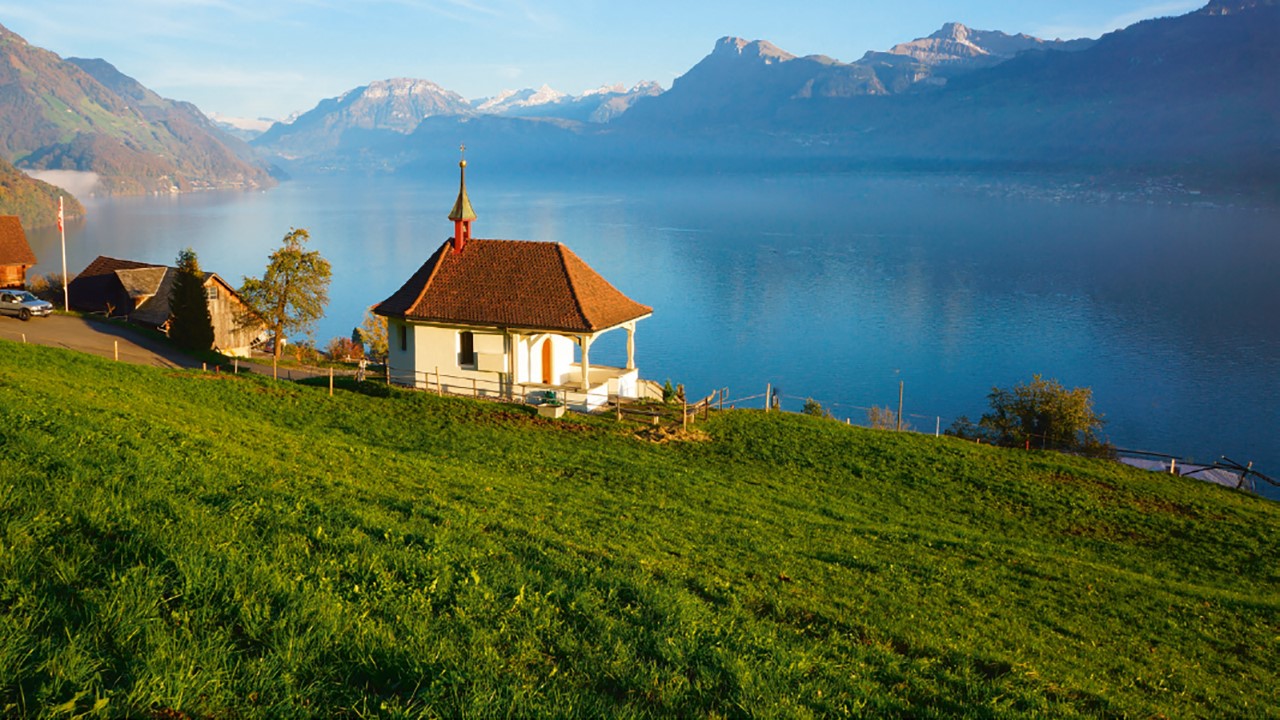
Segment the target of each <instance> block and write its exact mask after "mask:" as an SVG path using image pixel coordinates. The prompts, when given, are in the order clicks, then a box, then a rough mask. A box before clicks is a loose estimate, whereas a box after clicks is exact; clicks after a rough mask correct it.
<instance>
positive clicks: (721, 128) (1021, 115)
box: [254, 0, 1280, 177]
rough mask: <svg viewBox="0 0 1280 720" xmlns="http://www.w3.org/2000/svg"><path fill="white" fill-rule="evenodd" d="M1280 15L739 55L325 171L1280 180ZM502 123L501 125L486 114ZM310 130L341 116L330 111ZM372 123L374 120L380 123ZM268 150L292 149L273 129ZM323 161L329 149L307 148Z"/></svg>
mask: <svg viewBox="0 0 1280 720" xmlns="http://www.w3.org/2000/svg"><path fill="white" fill-rule="evenodd" d="M1277 1H1278V0H1212V2H1210V3H1209V4H1208V5H1206V6H1205V7H1203V8H1202V9H1201V10H1199V11H1196V12H1192V13H1189V14H1186V15H1183V16H1180V17H1168V18H1159V19H1153V20H1147V21H1144V22H1140V23H1138V24H1136V25H1133V26H1131V27H1128V28H1125V29H1123V30H1119V31H1116V32H1113V33H1109V34H1107V35H1105V36H1103V37H1102V38H1100V39H1098V40H1088V39H1083V40H1070V41H1059V40H1042V39H1039V38H1034V37H1031V36H1028V35H1023V34H1015V35H1009V34H1006V33H1003V32H996V31H985V30H975V29H971V28H968V27H966V26H964V25H962V24H959V23H949V24H947V25H945V26H943V27H942V28H941V29H940V30H938V31H937V32H935V33H933V34H932V35H929V36H928V37H923V38H919V39H916V40H912V41H909V42H904V43H901V44H898V45H895V46H894V47H892V48H890V49H889V50H888V51H884V52H869V53H867V54H866V55H864V56H863V57H862V58H860V59H858V60H856V61H853V62H848V63H846V62H840V61H837V60H834V59H832V58H829V57H826V56H822V55H809V56H796V55H793V54H791V53H789V52H787V51H785V50H782V49H780V48H778V47H776V46H774V45H772V44H771V43H769V42H767V41H765V40H746V39H742V38H734V37H726V38H722V39H720V40H719V41H717V42H716V43H715V45H714V47H713V48H712V51H711V53H710V54H709V55H707V56H706V57H705V58H704V59H703V60H702V61H701V62H699V63H697V64H696V65H695V66H694V67H693V68H691V69H690V70H689V71H688V72H686V73H685V74H684V75H682V76H680V77H679V78H677V79H676V80H675V82H674V83H673V85H672V87H671V89H670V90H667V91H666V92H659V91H658V89H657V88H646V89H645V92H644V93H643V95H641V96H640V97H633V98H630V99H629V102H628V103H627V108H628V109H626V111H625V112H620V113H617V114H615V115H612V116H610V117H609V118H607V120H608V122H597V123H591V122H587V121H585V120H584V119H583V118H582V116H581V115H572V114H570V113H568V112H563V111H562V110H563V108H565V107H566V106H567V104H566V103H565V100H564V99H563V97H562V96H559V95H558V94H556V93H554V91H551V90H550V89H549V88H545V87H544V88H542V89H540V90H538V91H533V90H530V91H527V92H524V93H509V94H505V95H504V96H500V97H499V98H495V99H490V100H486V101H483V102H472V103H469V104H464V102H463V101H462V100H461V98H460V97H458V98H456V102H455V105H454V106H453V107H452V108H450V109H448V110H447V111H443V112H438V113H434V114H432V115H431V116H429V117H423V118H422V120H421V121H420V122H418V123H417V125H416V127H414V128H413V129H412V130H408V129H407V128H397V130H398V132H396V133H394V134H392V133H388V132H387V129H388V128H387V127H385V126H381V125H379V124H378V123H376V122H374V123H365V124H363V125H360V126H347V127H343V126H342V123H341V122H335V123H334V124H330V125H328V126H327V132H328V133H329V134H328V135H327V137H326V139H327V141H328V145H327V146H326V148H325V150H324V151H322V152H316V153H315V154H313V155H311V156H310V157H309V158H308V159H307V162H309V163H311V164H313V165H315V166H324V167H329V168H342V167H353V166H366V167H369V166H373V167H382V168H391V169H413V168H416V167H419V166H429V165H433V164H435V163H437V162H439V161H441V160H443V159H444V158H445V157H447V156H448V155H449V154H450V153H452V152H454V148H456V147H457V145H458V143H459V142H466V143H467V145H468V147H469V148H471V149H472V150H473V151H474V152H477V153H485V152H491V153H493V154H494V155H495V156H501V157H502V158H503V162H504V163H507V164H510V165H512V166H518V165H527V166H529V167H547V166H549V164H550V163H552V162H554V163H555V164H557V165H560V166H572V165H574V164H577V165H580V166H583V167H590V166H593V165H597V164H599V163H601V162H607V163H613V164H622V165H634V164H649V165H653V166H655V167H663V166H668V165H669V164H670V163H671V162H673V161H689V160H696V161H698V162H700V163H702V164H707V163H729V164H747V165H749V164H751V163H753V162H760V161H769V160H786V159H790V160H795V161H801V162H806V163H820V164H824V165H833V166H834V165H838V166H849V165H850V164H854V165H864V164H867V163H872V164H885V163H889V164H893V165H895V166H900V165H906V166H911V167H918V166H921V165H924V166H942V167H955V166H957V165H964V166H978V167H1012V168H1022V167H1027V168H1030V167H1040V168H1066V169H1073V168H1074V169H1081V170H1086V171H1093V170H1096V169H1106V168H1112V167H1119V168H1128V169H1138V170H1151V171H1161V172H1163V171H1171V172H1204V171H1208V172H1214V173H1219V172H1224V173H1236V174H1243V175H1244V176H1247V177H1255V176H1257V175H1258V174H1262V175H1265V176H1275V175H1277V174H1280V131H1278V128H1280V90H1277V88H1280V77H1278V76H1280V42H1277V37H1280V7H1278V6H1277ZM491 108H502V109H503V111H504V112H506V113H507V114H505V115H502V116H494V115H484V114H482V112H481V110H482V109H491ZM312 112H318V113H320V114H326V111H325V103H322V104H321V106H320V107H317V108H316V110H314V111H312ZM365 112H366V116H372V115H373V112H372V111H371V110H366V111H365ZM273 131H274V132H275V133H276V135H274V136H273V134H272V133H268V134H267V135H264V136H263V137H261V138H259V139H258V140H256V141H254V145H255V146H256V147H257V148H258V149H260V150H261V151H263V152H265V153H267V154H268V155H270V156H273V157H281V158H284V159H285V160H288V159H290V158H288V157H286V156H285V154H284V153H283V152H282V150H285V149H289V148H288V147H287V146H285V145H283V144H282V143H281V142H280V141H279V140H277V139H276V138H277V137H284V136H290V135H291V136H293V137H299V136H300V135H301V133H302V131H303V129H302V128H299V129H295V130H293V131H285V130H284V129H282V128H281V129H273ZM305 144H307V145H308V146H309V147H311V148H315V147H316V144H315V143H305Z"/></svg>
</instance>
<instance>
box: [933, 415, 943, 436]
mask: <svg viewBox="0 0 1280 720" xmlns="http://www.w3.org/2000/svg"><path fill="white" fill-rule="evenodd" d="M933 436H934V437H941V436H942V416H941V415H939V416H938V424H937V425H934V426H933Z"/></svg>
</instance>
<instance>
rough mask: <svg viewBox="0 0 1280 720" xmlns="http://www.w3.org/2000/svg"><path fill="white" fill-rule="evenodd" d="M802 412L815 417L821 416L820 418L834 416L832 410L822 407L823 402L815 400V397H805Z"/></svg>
mask: <svg viewBox="0 0 1280 720" xmlns="http://www.w3.org/2000/svg"><path fill="white" fill-rule="evenodd" d="M801 412H802V413H804V414H805V415H812V416H814V417H820V418H830V417H834V416H833V415H832V414H831V412H830V411H828V410H827V409H826V408H824V407H822V403H820V402H818V401H817V400H814V399H813V398H805V400H804V409H803V410H801Z"/></svg>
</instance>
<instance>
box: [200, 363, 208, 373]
mask: <svg viewBox="0 0 1280 720" xmlns="http://www.w3.org/2000/svg"><path fill="white" fill-rule="evenodd" d="M200 372H209V363H207V362H202V363H200Z"/></svg>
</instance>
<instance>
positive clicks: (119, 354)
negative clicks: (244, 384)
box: [0, 328, 1280, 493]
mask: <svg viewBox="0 0 1280 720" xmlns="http://www.w3.org/2000/svg"><path fill="white" fill-rule="evenodd" d="M0 337H4V338H5V339H8V340H12V341H15V342H21V343H24V344H25V343H27V342H28V336H27V333H26V332H24V331H23V330H21V329H9V328H0ZM104 342H105V341H104ZM40 344H44V345H51V346H53V347H61V348H64V349H69V350H77V351H81V352H88V353H91V354H94V355H98V356H100V357H107V358H110V359H113V360H115V361H117V362H127V363H132V364H140V365H154V366H159V367H169V368H178V367H194V365H191V364H188V365H183V364H179V363H177V362H174V361H173V360H172V359H169V358H165V357H163V356H161V355H159V354H157V353H156V352H153V351H149V350H147V349H146V348H142V347H139V346H137V345H134V344H133V343H131V342H129V341H128V340H125V341H124V342H121V341H120V340H119V339H112V341H111V345H110V347H107V346H106V345H105V344H99V345H96V346H94V347H85V346H83V345H79V346H72V345H71V344H68V343H66V342H57V341H54V342H49V341H48V340H47V339H46V340H44V341H42V342H40ZM200 368H201V369H202V370H204V371H206V372H214V373H219V372H226V373H232V374H238V373H241V372H252V373H255V374H259V375H267V376H270V377H273V378H276V379H279V380H286V381H302V380H315V379H323V378H325V377H327V378H328V390H329V394H330V395H333V393H334V382H335V379H337V378H352V379H354V380H356V381H357V382H365V381H381V382H384V383H386V384H388V385H391V384H394V385H398V386H401V387H406V388H412V389H417V390H420V391H424V392H430V393H434V394H436V395H439V396H444V395H450V396H455V397H467V398H473V399H477V400H489V401H496V402H506V403H515V404H521V405H533V406H536V407H537V408H538V413H539V414H540V415H543V416H545V417H560V416H562V415H564V414H565V413H566V412H570V411H573V412H588V413H595V414H602V415H607V414H612V415H613V416H614V417H615V418H616V419H617V420H618V421H623V420H628V421H632V422H638V423H641V424H647V425H655V426H658V425H664V424H665V425H673V424H678V425H680V426H681V428H682V429H688V428H689V427H690V426H691V425H693V424H695V423H697V422H698V421H700V420H705V419H707V418H708V417H709V416H710V414H711V412H712V411H722V410H726V409H728V410H736V409H758V410H763V411H764V412H766V413H768V412H788V413H799V414H810V415H818V416H822V417H828V418H832V419H835V420H840V421H843V422H844V423H845V424H848V425H858V426H862V427H870V428H878V429H886V430H900V431H903V432H915V433H919V434H932V435H934V436H935V437H938V436H941V435H943V434H960V435H961V436H964V432H963V430H964V428H959V427H958V425H959V424H958V423H957V422H956V420H955V419H952V418H949V417H944V416H941V415H924V414H920V413H908V412H906V411H905V405H904V395H903V386H902V385H901V384H900V385H899V396H898V407H897V408H896V409H895V408H893V407H891V406H888V405H885V406H879V405H862V404H857V403H850V402H841V401H822V400H817V399H815V398H813V397H811V396H800V395H792V394H784V393H782V392H780V391H779V390H778V389H777V388H775V387H774V386H773V385H772V383H767V384H766V385H765V390H764V392H762V393H755V394H748V395H738V396H734V395H732V394H731V393H730V391H729V388H728V387H721V388H716V389H715V390H713V391H711V392H710V393H708V394H707V395H706V396H703V397H702V398H701V399H698V400H695V401H693V402H689V401H688V400H687V398H686V397H685V393H684V388H683V386H679V387H678V389H670V388H664V387H662V386H660V385H658V384H657V383H655V382H652V381H648V380H640V379H638V378H637V379H636V381H635V386H634V388H629V389H631V390H633V392H630V393H622V392H620V390H621V388H619V387H617V385H616V383H609V382H606V383H603V384H598V385H597V386H596V387H595V388H588V389H586V390H582V389H581V388H573V387H571V386H565V385H547V384H541V383H518V382H514V381H512V380H510V379H509V378H504V377H503V376H497V377H496V378H487V377H481V376H476V375H452V374H446V373H443V372H441V371H440V370H439V368H436V369H435V370H431V371H421V370H405V369H396V368H392V367H391V366H390V365H382V366H377V365H369V366H365V365H361V366H360V367H358V368H355V369H335V368H314V367H296V366H284V367H281V366H279V365H278V363H276V362H275V361H274V359H273V360H272V361H271V364H270V365H268V364H266V362H265V361H264V360H261V359H259V360H254V359H241V358H231V359H230V360H229V362H228V363H227V364H226V365H214V366H212V367H211V366H210V365H209V364H208V363H202V364H201V365H200ZM615 380H616V379H615ZM957 430H959V432H958V433H957V432H956V431H957ZM970 439H974V440H976V441H977V442H982V437H981V435H980V434H979V435H978V436H977V437H973V438H970ZM1047 443H1048V439H1047V438H1046V437H1044V436H1040V435H1028V436H1027V437H1026V438H1025V442H1024V443H1023V447H1024V448H1025V449H1027V450H1031V449H1044V448H1046V447H1047ZM1107 450H1108V451H1109V454H1110V455H1112V456H1114V457H1115V458H1116V459H1118V460H1120V461H1121V462H1124V463H1125V464H1128V465H1131V466H1133V467H1138V468H1142V469H1146V470H1150V471H1153V472H1162V473H1169V474H1176V475H1181V476H1184V477H1194V478H1197V479H1200V480H1204V481H1207V482H1212V483H1216V484H1219V485H1224V486H1227V487H1233V488H1238V489H1242V490H1247V491H1249V492H1255V493H1256V492H1257V483H1258V481H1261V482H1263V483H1265V484H1267V485H1269V486H1271V487H1273V488H1274V487H1280V481H1278V480H1276V479H1273V478H1271V477H1270V476H1268V475H1266V474H1263V473H1261V472H1259V471H1258V470H1255V469H1254V468H1253V463H1251V462H1250V463H1247V464H1240V463H1237V462H1235V461H1234V460H1231V459H1230V458H1227V457H1225V456H1223V457H1222V458H1220V459H1218V460H1215V461H1214V462H1212V463H1210V464H1202V463H1201V464H1197V463H1194V462H1191V461H1189V460H1187V459H1186V458H1184V457H1183V456H1179V455H1173V454H1168V453H1158V452H1149V451H1143V450H1127V449H1121V448H1113V447H1107Z"/></svg>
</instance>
